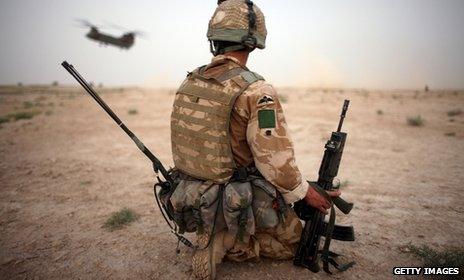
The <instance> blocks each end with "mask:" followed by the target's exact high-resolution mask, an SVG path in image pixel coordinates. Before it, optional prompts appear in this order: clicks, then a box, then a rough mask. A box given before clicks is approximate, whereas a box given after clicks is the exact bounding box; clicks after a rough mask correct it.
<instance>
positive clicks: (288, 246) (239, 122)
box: [207, 56, 308, 261]
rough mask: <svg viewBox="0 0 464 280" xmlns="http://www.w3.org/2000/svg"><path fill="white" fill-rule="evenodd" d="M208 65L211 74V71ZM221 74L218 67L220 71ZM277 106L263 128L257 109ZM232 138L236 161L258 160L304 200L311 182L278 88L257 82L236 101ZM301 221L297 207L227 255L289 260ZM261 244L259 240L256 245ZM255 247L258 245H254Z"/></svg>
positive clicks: (230, 61)
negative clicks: (272, 125)
mask: <svg viewBox="0 0 464 280" xmlns="http://www.w3.org/2000/svg"><path fill="white" fill-rule="evenodd" d="M234 64H239V62H238V61H237V60H236V59H234V58H232V57H227V56H216V57H215V58H213V61H212V65H213V66H212V67H211V68H210V70H209V71H210V72H211V73H215V68H222V69H224V68H228V67H233V65H234ZM209 71H208V70H207V73H208V72H209ZM215 74H216V75H219V73H218V72H216V73H215ZM260 110H274V111H275V115H276V122H275V128H260V124H259V118H258V112H259V111H260ZM230 137H231V146H232V152H233V154H234V160H235V162H236V163H237V165H239V166H250V165H253V164H254V165H255V166H256V168H257V169H258V170H259V171H260V173H261V174H262V175H263V176H264V178H265V179H266V180H267V181H269V182H270V183H272V185H274V186H275V187H276V188H277V189H278V191H279V192H280V193H281V194H282V195H283V197H284V199H285V201H286V202H287V203H288V204H290V203H293V202H295V201H297V200H300V199H302V198H303V197H304V196H305V195H306V192H307V189H308V185H307V183H306V182H304V181H303V180H302V176H301V173H300V171H299V170H298V167H297V166H296V163H295V157H294V150H293V143H292V140H291V138H290V136H289V132H288V127H287V123H286V121H285V117H284V113H283V110H282V106H281V104H280V101H279V98H278V95H277V93H276V91H275V90H274V88H273V87H272V86H271V85H269V84H268V83H266V82H265V81H258V82H256V83H254V84H252V85H251V86H250V87H249V88H248V89H247V90H246V91H245V92H244V93H242V94H241V95H240V96H239V97H238V98H237V100H236V102H235V105H234V108H233V111H232V115H231V123H230ZM301 231H302V225H301V222H300V220H299V219H298V218H297V217H296V215H295V213H294V212H293V210H291V209H290V210H289V211H288V214H287V218H286V219H285V223H280V224H279V225H278V226H276V227H275V228H272V229H263V230H261V229H259V228H258V229H257V232H256V234H255V236H254V237H252V238H251V239H250V241H249V244H248V246H247V247H246V248H243V247H244V245H243V244H237V245H236V247H234V248H232V249H229V253H228V254H227V257H228V258H229V259H232V260H235V261H240V260H244V259H247V258H251V257H254V255H255V256H256V257H257V256H259V255H262V256H265V257H271V258H276V259H290V258H292V257H293V254H294V253H293V252H294V250H295V249H296V247H295V246H296V244H297V242H298V241H299V237H300V235H301ZM256 243H257V244H259V248H258V249H257V248H256V247H257V246H256ZM252 248H253V250H252Z"/></svg>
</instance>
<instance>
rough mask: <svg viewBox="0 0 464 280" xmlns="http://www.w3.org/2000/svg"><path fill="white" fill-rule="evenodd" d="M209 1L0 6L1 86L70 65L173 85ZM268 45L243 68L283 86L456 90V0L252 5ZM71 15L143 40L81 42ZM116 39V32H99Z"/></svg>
mask: <svg viewBox="0 0 464 280" xmlns="http://www.w3.org/2000/svg"><path fill="white" fill-rule="evenodd" d="M216 3H217V1H216V0H195V1H188V0H170V1H166V0H164V1H157V0H151V1H148V0H144V1H122V0H112V1H90V0H80V1H65V0H41V1H37V0H2V1H1V2H0V34H1V39H0V41H1V47H0V62H1V66H0V83H1V84H5V83H17V82H23V83H51V82H52V81H54V80H57V81H59V82H63V83H71V82H73V81H72V80H71V78H70V77H68V74H67V73H65V71H64V69H62V68H61V66H60V62H61V61H62V60H64V59H66V60H68V61H69V62H71V63H72V64H74V66H76V67H77V69H78V70H79V71H80V72H81V73H82V74H84V75H85V76H86V77H87V78H88V79H89V80H93V81H96V82H103V83H104V84H106V85H127V84H138V85H150V86H176V85H177V84H178V83H179V82H180V81H181V80H182V79H183V77H184V76H185V74H186V71H187V70H192V69H193V68H195V67H197V66H200V65H203V64H206V63H208V62H209V60H210V54H209V46H208V43H207V40H206V29H207V24H208V20H209V18H210V17H211V15H212V13H213V11H214V9H215V6H216ZM255 3H256V4H258V5H259V6H260V7H261V9H262V10H263V12H264V13H265V15H266V21H267V27H268V33H269V36H268V41H267V45H268V47H267V48H266V49H265V50H263V51H261V50H257V51H255V52H253V53H252V57H251V58H250V61H249V66H250V68H251V69H252V70H254V71H256V72H258V73H260V74H261V75H263V76H264V77H265V78H266V79H267V80H268V81H270V82H271V83H273V84H275V85H278V86H283V85H292V86H346V87H369V88H417V87H418V88H422V87H423V86H424V85H425V84H426V83H427V84H429V85H430V86H431V87H435V88H464V1H463V0H454V1H453V0H403V1H400V0H377V1H376V0H364V1H361V0H353V1H349V0H339V1H335V0H330V1H327V0H319V1H311V0H289V1H276V0H268V1H264V0H256V1H255ZM77 18H83V19H88V20H89V21H91V22H93V23H95V24H102V23H103V24H104V23H105V21H108V22H113V23H116V24H118V25H122V26H125V27H127V28H129V29H140V30H143V31H145V32H147V33H148V34H149V37H148V38H147V39H143V40H136V43H135V45H134V47H133V48H132V49H130V50H128V51H124V50H119V49H117V48H114V47H100V46H99V45H98V44H97V43H95V42H92V41H89V40H87V39H86V38H85V37H84V35H85V33H86V32H87V30H86V29H81V28H78V27H76V26H75V22H74V20H75V19H77ZM103 31H107V32H109V33H113V34H115V35H119V34H121V32H120V31H117V30H111V29H107V30H105V29H104V30H103Z"/></svg>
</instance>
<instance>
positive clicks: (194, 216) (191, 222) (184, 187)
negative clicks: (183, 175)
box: [170, 178, 220, 233]
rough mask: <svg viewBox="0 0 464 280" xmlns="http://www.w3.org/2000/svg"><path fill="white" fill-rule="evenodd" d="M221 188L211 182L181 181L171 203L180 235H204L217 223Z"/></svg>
mask: <svg viewBox="0 0 464 280" xmlns="http://www.w3.org/2000/svg"><path fill="white" fill-rule="evenodd" d="M219 186H220V185H217V184H214V183H212V182H210V181H200V180H192V179H191V178H187V179H181V180H180V182H179V184H178V185H177V188H176V190H175V191H174V192H173V194H172V196H171V198H170V202H171V204H172V207H173V210H174V221H175V223H176V224H177V226H178V227H179V233H183V232H194V231H197V232H198V233H203V232H204V231H205V230H210V229H211V228H212V225H213V223H214V221H215V214H216V209H217V205H218V202H219V201H218V192H219Z"/></svg>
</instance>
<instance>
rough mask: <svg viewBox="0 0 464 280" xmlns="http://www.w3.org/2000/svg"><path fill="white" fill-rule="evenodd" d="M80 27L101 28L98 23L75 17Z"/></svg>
mask: <svg viewBox="0 0 464 280" xmlns="http://www.w3.org/2000/svg"><path fill="white" fill-rule="evenodd" d="M75 21H76V22H77V23H78V26H79V27H90V28H100V27H99V26H98V25H95V24H92V23H91V22H90V21H88V20H86V19H75Z"/></svg>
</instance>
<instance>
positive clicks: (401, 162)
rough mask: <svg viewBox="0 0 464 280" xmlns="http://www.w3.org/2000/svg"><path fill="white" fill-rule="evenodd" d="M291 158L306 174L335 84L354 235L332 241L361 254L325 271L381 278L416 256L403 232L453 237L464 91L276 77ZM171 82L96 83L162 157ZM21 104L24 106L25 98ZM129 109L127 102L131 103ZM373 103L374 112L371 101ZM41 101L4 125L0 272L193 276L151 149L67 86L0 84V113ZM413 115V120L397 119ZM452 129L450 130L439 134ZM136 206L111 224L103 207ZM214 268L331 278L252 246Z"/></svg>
mask: <svg viewBox="0 0 464 280" xmlns="http://www.w3.org/2000/svg"><path fill="white" fill-rule="evenodd" d="M279 92H280V94H281V95H282V96H285V97H286V98H287V100H288V101H287V102H286V104H285V112H286V116H287V121H288V123H289V126H290V129H291V133H292V136H293V139H294V142H295V146H296V147H295V148H296V154H297V161H298V164H299V166H300V169H301V170H302V172H303V173H304V175H305V176H306V177H307V178H311V179H315V178H316V176H317V170H318V167H319V163H320V160H321V157H322V151H323V144H324V143H325V141H326V139H327V137H328V136H329V135H330V132H331V131H332V130H334V129H335V128H336V125H337V122H338V115H339V111H340V108H341V105H342V102H343V99H344V98H349V99H351V107H350V110H349V112H348V116H347V119H346V121H345V127H344V130H345V131H347V132H348V134H349V137H348V142H347V146H346V148H345V154H344V158H343V161H342V166H341V169H340V174H339V177H340V180H341V181H344V180H349V182H350V183H349V185H348V186H347V187H345V188H344V190H343V191H344V194H343V196H344V197H345V198H346V199H347V200H350V201H353V202H354V203H355V208H354V210H353V211H352V212H351V214H350V215H349V216H343V215H342V214H339V216H338V217H339V223H341V224H352V225H354V226H355V229H356V236H357V240H356V241H355V242H354V243H350V244H341V243H340V242H333V249H334V250H336V251H339V252H342V253H343V254H345V255H346V257H347V259H350V260H351V259H354V260H355V261H356V262H357V265H356V266H355V267H354V268H353V269H351V270H350V271H347V272H344V273H343V274H335V275H334V276H333V278H335V279H389V278H391V277H392V276H391V273H392V268H393V267H394V266H409V265H418V264H419V262H418V261H417V260H416V259H414V258H413V257H411V256H410V255H409V254H407V253H405V252H404V249H403V247H404V246H405V245H406V244H409V243H412V244H415V245H422V244H428V245H430V246H432V247H434V248H437V249H443V248H447V247H457V246H459V247H463V246H464V241H463V239H462V236H463V235H464V215H463V214H464V194H463V192H462V191H460V190H462V186H461V184H462V183H463V182H464V172H463V170H464V169H463V168H464V155H463V152H464V141H463V140H464V115H459V116H455V117H449V116H447V112H448V111H450V110H453V109H464V92H429V93H424V92H414V91H410V92H407V91H396V92H393V91H390V92H378V91H370V92H368V91H362V90H359V91H353V90H344V91H343V90H331V91H325V92H324V91H322V90H316V89H286V88H283V89H280V91H279ZM173 93H174V91H173V90H149V89H137V88H132V89H124V90H120V89H116V90H108V89H106V90H105V91H104V93H103V94H102V96H103V98H104V99H105V100H106V101H107V102H108V103H109V104H110V105H111V106H112V107H113V108H114V110H115V111H116V112H117V113H118V114H119V115H120V117H121V118H122V119H123V120H124V121H125V123H126V124H127V125H128V126H129V127H130V128H131V129H132V130H133V131H134V132H135V133H136V134H137V135H138V136H139V138H140V139H142V140H143V141H144V143H145V144H146V145H147V146H148V147H149V148H150V149H151V150H152V151H153V152H154V153H155V154H157V155H158V156H159V158H160V159H161V160H162V162H164V163H165V164H166V165H172V159H171V155H170V141H169V114H170V106H171V103H172V99H173V96H174V95H173ZM24 107H30V108H26V109H25V108H24ZM130 109H137V110H138V114H135V115H130V114H129V113H128V110H130ZM377 110H382V111H383V114H378V113H377ZM18 111H37V112H39V111H40V112H41V113H40V114H39V115H37V116H35V117H34V118H33V119H30V120H18V121H11V122H8V123H3V124H1V129H0V157H1V160H0V187H1V191H0V236H1V237H0V278H2V279H66V278H68V279H69V278H71V279H189V278H190V273H191V268H190V257H191V255H192V252H191V251H190V250H188V249H187V248H185V247H183V248H182V249H181V253H180V255H176V253H175V247H176V241H175V239H174V238H173V236H172V235H170V233H169V232H168V230H167V227H166V226H165V224H164V221H163V219H162V217H161V215H160V213H159V212H158V210H157V209H156V208H155V206H154V200H153V194H152V183H153V179H154V175H153V172H152V170H151V166H150V163H149V161H148V160H147V159H146V158H145V157H144V156H143V155H142V154H141V153H140V152H139V151H138V150H137V148H136V147H135V146H134V145H133V143H132V142H131V140H130V139H129V138H128V137H127V136H126V135H125V134H124V133H123V132H122V131H121V130H120V129H119V128H118V127H117V126H116V125H115V124H114V123H113V122H112V120H110V119H109V118H108V117H107V116H106V114H105V113H104V112H103V111H102V110H101V109H100V108H99V107H98V106H97V105H96V103H95V102H94V101H93V100H91V99H90V98H89V97H88V96H85V95H84V94H83V93H82V92H81V91H80V90H78V89H77V88H65V87H63V88H43V87H42V88H32V87H31V88H24V89H23V90H20V91H18V90H16V89H14V88H1V90H0V112H1V113H0V116H4V115H7V114H9V113H12V112H18ZM414 115H421V116H422V117H423V118H424V119H425V124H424V126H422V127H412V126H408V125H407V124H406V118H407V117H409V116H414ZM452 132H454V133H455V135H454V136H446V135H445V134H447V133H452ZM123 207H129V208H132V209H133V210H135V211H136V212H137V213H138V214H140V219H139V220H138V221H137V222H135V223H133V224H131V225H130V226H128V227H126V228H124V229H122V230H117V231H113V232H109V231H107V230H105V229H103V228H102V227H101V225H102V224H103V223H104V222H105V220H106V219H107V218H108V217H109V215H110V214H111V213H112V212H113V211H117V210H120V209H121V208H123ZM218 275H219V277H220V279H268V278H272V279H327V278H328V276H327V275H325V274H323V273H319V274H317V275H316V274H313V273H311V272H309V271H307V270H304V269H301V268H297V267H294V266H293V265H292V264H291V262H289V261H288V262H282V261H279V262H274V261H270V260H262V261H260V262H254V263H241V264H236V263H230V262H227V263H225V264H223V265H221V266H220V267H219V270H218Z"/></svg>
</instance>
